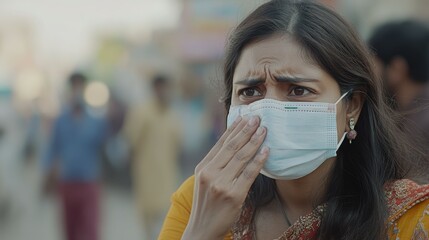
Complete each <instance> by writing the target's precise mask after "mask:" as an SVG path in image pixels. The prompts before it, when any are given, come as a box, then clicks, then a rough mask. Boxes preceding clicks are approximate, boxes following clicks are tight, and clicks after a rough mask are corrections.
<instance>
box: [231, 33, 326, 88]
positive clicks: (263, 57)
mask: <svg viewBox="0 0 429 240" xmlns="http://www.w3.org/2000/svg"><path fill="white" fill-rule="evenodd" d="M267 72H269V73H270V74H275V75H282V76H295V77H306V75H308V74H310V75H320V74H322V73H324V71H323V70H322V69H321V68H320V67H319V66H317V65H316V64H314V63H313V61H312V60H311V59H309V57H308V56H307V54H305V52H304V50H303V48H302V46H301V45H300V44H299V43H298V42H296V41H295V40H294V39H293V38H292V37H290V36H288V35H286V36H284V35H281V36H272V37H269V38H266V39H263V40H260V41H257V42H254V43H251V44H249V45H248V46H246V47H245V48H244V49H243V51H242V53H241V56H240V60H239V62H238V64H237V67H236V68H235V72H234V82H235V81H238V80H239V79H242V78H249V77H258V78H262V77H265V76H266V74H267ZM325 74H326V73H325ZM301 75H302V76H301Z"/></svg>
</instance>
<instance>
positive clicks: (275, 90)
mask: <svg viewBox="0 0 429 240" xmlns="http://www.w3.org/2000/svg"><path fill="white" fill-rule="evenodd" d="M264 98H265V99H274V100H278V101H287V98H286V94H285V93H284V92H283V91H282V89H281V88H279V86H276V85H271V84H267V86H266V92H265V96H264Z"/></svg>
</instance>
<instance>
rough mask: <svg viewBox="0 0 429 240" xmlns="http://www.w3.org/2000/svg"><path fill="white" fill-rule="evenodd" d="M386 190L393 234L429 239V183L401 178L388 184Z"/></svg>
mask: <svg viewBox="0 0 429 240" xmlns="http://www.w3.org/2000/svg"><path fill="white" fill-rule="evenodd" d="M385 192H386V198H387V204H388V208H389V232H390V234H391V236H392V237H393V236H394V237H395V238H394V239H429V236H428V232H429V185H419V184H417V183H415V182H413V181H411V180H408V179H401V180H396V181H393V182H390V183H388V184H386V187H385ZM419 237H421V238H419Z"/></svg>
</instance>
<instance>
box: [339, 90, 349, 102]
mask: <svg viewBox="0 0 429 240" xmlns="http://www.w3.org/2000/svg"><path fill="white" fill-rule="evenodd" d="M350 91H351V90H349V91H347V92H345V93H344V94H343V95H341V97H340V98H339V99H338V100H337V101H336V102H335V105H337V104H338V103H339V102H341V100H343V98H344V97H345V96H347V95H348V94H349V93H350Z"/></svg>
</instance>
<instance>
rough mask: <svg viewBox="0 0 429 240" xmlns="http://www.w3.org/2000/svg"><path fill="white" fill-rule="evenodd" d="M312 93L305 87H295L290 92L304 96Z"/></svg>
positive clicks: (293, 94)
mask: <svg viewBox="0 0 429 240" xmlns="http://www.w3.org/2000/svg"><path fill="white" fill-rule="evenodd" d="M309 93H311V92H310V91H309V90H308V89H307V88H305V87H299V86H298V87H294V88H293V89H292V91H291V92H290V95H291V96H304V95H307V94H309Z"/></svg>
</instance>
